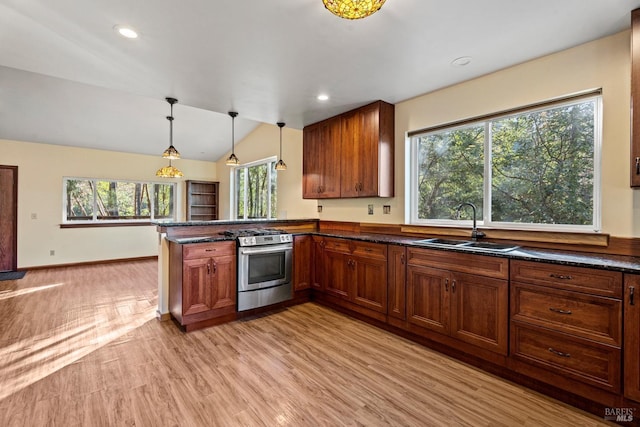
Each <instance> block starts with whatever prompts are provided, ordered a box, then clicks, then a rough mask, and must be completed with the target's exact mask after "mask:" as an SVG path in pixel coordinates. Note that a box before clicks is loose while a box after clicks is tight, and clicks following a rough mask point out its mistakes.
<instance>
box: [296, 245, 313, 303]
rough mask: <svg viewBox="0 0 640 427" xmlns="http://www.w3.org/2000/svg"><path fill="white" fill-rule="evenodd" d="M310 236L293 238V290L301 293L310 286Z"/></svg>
mask: <svg viewBox="0 0 640 427" xmlns="http://www.w3.org/2000/svg"><path fill="white" fill-rule="evenodd" d="M312 243H313V240H312V238H311V236H294V238H293V290H294V291H301V290H303V289H308V288H309V287H310V286H311V245H312Z"/></svg>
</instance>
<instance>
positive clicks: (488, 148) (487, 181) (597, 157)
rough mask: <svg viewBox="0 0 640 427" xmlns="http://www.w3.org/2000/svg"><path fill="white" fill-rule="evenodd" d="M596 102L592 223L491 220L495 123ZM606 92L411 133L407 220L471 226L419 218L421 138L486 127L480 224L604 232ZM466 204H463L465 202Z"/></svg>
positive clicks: (408, 136)
mask: <svg viewBox="0 0 640 427" xmlns="http://www.w3.org/2000/svg"><path fill="white" fill-rule="evenodd" d="M590 100H591V101H594V142H593V216H592V224H589V225H578V224H536V223H520V222H498V221H492V220H491V209H492V206H491V205H492V199H491V196H492V194H491V191H492V189H491V185H492V179H493V176H492V161H493V156H492V148H493V139H492V135H491V121H493V120H497V119H502V118H507V117H513V116H517V115H520V114H523V113H535V112H539V111H544V110H549V109H552V108H558V107H563V106H569V105H575V104H579V103H584V102H587V101H590ZM602 102H603V101H602V90H601V89H596V90H590V91H586V92H581V93H578V94H574V95H570V96H565V97H561V98H556V99H553V100H549V101H544V102H540V103H536V104H531V105H528V106H524V107H520V108H514V109H511V110H507V111H501V112H497V113H492V114H487V115H484V116H480V117H475V118H470V119H466V120H461V121H457V122H452V123H448V124H443V125H438V126H434V127H431V128H426V129H421V130H416V131H410V132H407V133H406V138H405V144H406V145H405V148H406V150H405V159H406V161H405V165H408V166H409V167H408V168H407V172H405V183H406V186H405V188H406V190H405V197H406V198H407V203H405V209H406V211H405V212H406V214H405V221H406V222H407V223H409V224H413V225H427V226H443V227H461V226H464V227H470V226H471V225H472V221H471V220H455V219H420V218H418V186H417V182H418V143H417V141H418V140H419V138H420V137H421V136H424V135H428V134H433V133H437V132H442V131H451V130H456V129H462V128H465V127H470V126H474V125H475V126H477V125H479V124H484V127H485V129H484V132H485V137H484V139H485V142H484V177H483V207H482V211H481V212H478V221H477V223H478V225H482V226H484V227H489V228H495V229H510V230H524V231H558V232H595V233H599V232H601V229H602V119H603V108H602ZM461 202H462V201H461Z"/></svg>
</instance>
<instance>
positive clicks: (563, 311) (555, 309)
mask: <svg viewBox="0 0 640 427" xmlns="http://www.w3.org/2000/svg"><path fill="white" fill-rule="evenodd" d="M549 310H551V311H553V312H554V313H559V314H571V310H563V309H561V308H554V307H549Z"/></svg>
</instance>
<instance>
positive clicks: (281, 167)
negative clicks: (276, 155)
mask: <svg viewBox="0 0 640 427" xmlns="http://www.w3.org/2000/svg"><path fill="white" fill-rule="evenodd" d="M278 127H279V128H280V160H278V163H276V170H277V171H286V170H287V164H286V163H285V162H284V161H283V160H282V128H283V127H284V123H283V122H278Z"/></svg>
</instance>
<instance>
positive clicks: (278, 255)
mask: <svg viewBox="0 0 640 427" xmlns="http://www.w3.org/2000/svg"><path fill="white" fill-rule="evenodd" d="M292 256H293V243H292V242H286V243H278V244H268V245H260V246H248V247H243V246H240V247H239V248H238V311H245V310H250V309H252V308H257V307H264V306H267V305H271V304H275V303H277V302H282V301H286V300H289V299H291V298H293V293H292V287H291V271H292Z"/></svg>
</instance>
